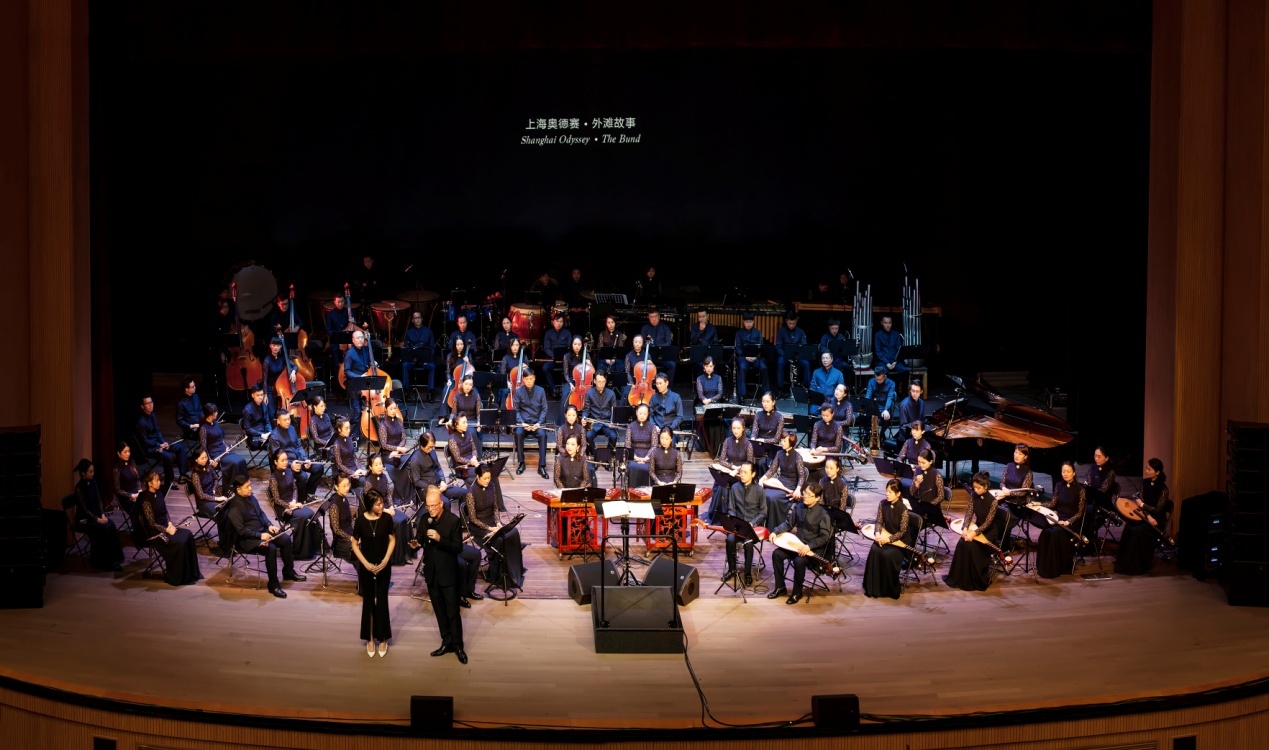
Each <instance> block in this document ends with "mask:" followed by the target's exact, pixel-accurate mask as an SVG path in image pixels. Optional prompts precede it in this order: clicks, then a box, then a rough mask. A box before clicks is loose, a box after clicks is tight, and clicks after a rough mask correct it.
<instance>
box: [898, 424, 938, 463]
mask: <svg viewBox="0 0 1269 750" xmlns="http://www.w3.org/2000/svg"><path fill="white" fill-rule="evenodd" d="M921 451H930V452H931V453H933V452H934V448H933V447H932V446H931V445H930V441H929V440H926V439H925V425H923V424H922V423H921V422H913V423H912V432H911V437H909V438H908V439H907V440H905V441H903V447H902V448H900V449H899V458H898V460H899V461H907V462H908V463H910V464H911V463H916V460H917V456H919V455H921Z"/></svg>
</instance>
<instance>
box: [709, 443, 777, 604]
mask: <svg viewBox="0 0 1269 750" xmlns="http://www.w3.org/2000/svg"><path fill="white" fill-rule="evenodd" d="M736 479H737V481H736V482H735V483H733V484H732V486H731V488H730V489H728V490H727V494H726V495H725V499H724V501H723V505H724V506H726V509H727V512H728V513H729V514H730V515H733V516H736V517H737V518H743V519H745V521H747V522H748V523H749V525H750V526H762V525H763V524H765V523H766V522H767V496H766V494H765V493H764V492H763V491H762V487H761V486H759V485H758V481H757V477H756V476H755V474H754V468H753V463H752V462H749V461H744V462H742V463H741V464H740V465H738V466H737V467H736ZM715 520H717V519H715ZM737 544H741V540H740V538H739V537H737V536H736V535H735V534H728V535H727V541H726V546H727V570H726V571H725V572H724V573H723V578H722V580H723V581H726V580H727V579H728V578H731V577H732V576H734V575H736V545H737ZM743 546H744V548H745V570H744V574H743V575H744V577H743V578H742V579H741V580H743V581H744V585H746V586H751V585H753V548H754V542H751V541H745V542H743Z"/></svg>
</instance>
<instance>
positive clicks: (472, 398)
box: [444, 374, 485, 453]
mask: <svg viewBox="0 0 1269 750" xmlns="http://www.w3.org/2000/svg"><path fill="white" fill-rule="evenodd" d="M475 388H476V381H475V379H474V378H473V377H472V375H471V374H467V375H464V376H463V377H462V379H461V380H459V381H458V390H457V391H455V392H454V408H453V409H452V410H450V413H449V418H448V419H446V420H445V422H444V425H445V428H446V429H448V430H449V431H450V432H453V431H454V430H455V424H456V423H457V422H458V418H459V416H463V417H466V418H467V429H466V430H465V432H466V433H467V437H468V438H469V439H471V441H472V442H473V443H475V445H476V452H477V453H480V452H481V451H483V450H484V447H485V445H484V436H483V433H482V431H481V429H480V406H481V403H480V394H479V393H477V392H476V390H475Z"/></svg>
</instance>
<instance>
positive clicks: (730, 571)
mask: <svg viewBox="0 0 1269 750" xmlns="http://www.w3.org/2000/svg"><path fill="white" fill-rule="evenodd" d="M734 575H736V569H735V568H728V569H727V570H725V571H723V577H722V578H720V579H719V580H721V581H722V582H723V583H727V579H728V578H731V577H732V576H734Z"/></svg>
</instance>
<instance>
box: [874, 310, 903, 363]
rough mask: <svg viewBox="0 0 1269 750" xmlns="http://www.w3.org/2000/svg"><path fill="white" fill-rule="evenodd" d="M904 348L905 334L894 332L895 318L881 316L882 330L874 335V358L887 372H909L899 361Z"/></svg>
mask: <svg viewBox="0 0 1269 750" xmlns="http://www.w3.org/2000/svg"><path fill="white" fill-rule="evenodd" d="M902 348H903V334H901V333H899V332H898V331H896V330H894V318H891V317H890V316H889V315H883V316H881V330H880V331H877V332H876V333H874V334H873V335H872V358H873V362H875V363H876V364H877V366H879V367H884V368H886V372H907V370H908V368H907V367H906V366H904V364H903V363H902V362H900V361H899V350H900V349H902Z"/></svg>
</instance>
